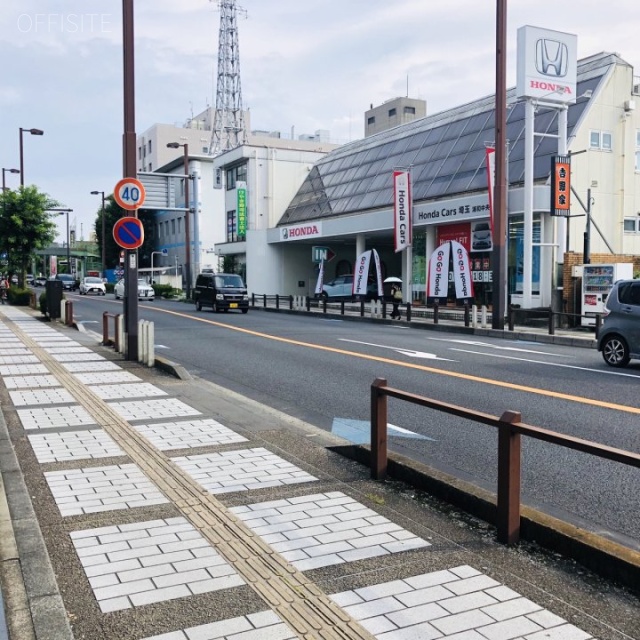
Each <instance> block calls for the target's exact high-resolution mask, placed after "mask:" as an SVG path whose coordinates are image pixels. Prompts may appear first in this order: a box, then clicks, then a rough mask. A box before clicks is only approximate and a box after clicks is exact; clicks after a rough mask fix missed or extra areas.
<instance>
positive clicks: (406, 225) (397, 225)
mask: <svg viewBox="0 0 640 640" xmlns="http://www.w3.org/2000/svg"><path fill="white" fill-rule="evenodd" d="M412 210H413V203H412V200H411V174H410V173H409V172H408V171H394V172H393V239H394V250H395V252H396V253H398V252H399V251H404V250H405V249H406V248H407V247H410V246H411V242H412V237H411V236H412V229H411V227H412V219H411V218H412Z"/></svg>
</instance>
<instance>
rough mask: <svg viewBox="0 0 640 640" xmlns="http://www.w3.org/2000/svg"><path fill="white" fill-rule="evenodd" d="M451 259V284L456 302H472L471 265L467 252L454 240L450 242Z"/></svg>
mask: <svg viewBox="0 0 640 640" xmlns="http://www.w3.org/2000/svg"><path fill="white" fill-rule="evenodd" d="M451 252H452V257H453V282H454V284H455V286H456V301H458V302H471V301H472V300H473V279H472V278H471V263H470V262H469V254H468V253H467V250H466V249H465V248H464V247H463V246H462V245H461V244H460V243H459V242H458V241H456V240H451Z"/></svg>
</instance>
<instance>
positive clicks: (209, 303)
mask: <svg viewBox="0 0 640 640" xmlns="http://www.w3.org/2000/svg"><path fill="white" fill-rule="evenodd" d="M193 300H194V302H195V303H196V310H197V311H202V307H211V308H212V309H213V310H214V311H215V312H216V313H217V312H218V311H224V312H225V313H226V312H227V311H229V310H230V309H237V310H238V311H242V313H247V312H248V311H249V295H248V294H247V287H246V286H245V284H244V282H243V281H242V277H241V276H239V275H238V274H236V273H213V272H210V271H207V272H205V271H203V272H201V273H199V274H198V277H197V278H196V286H195V287H194V288H193Z"/></svg>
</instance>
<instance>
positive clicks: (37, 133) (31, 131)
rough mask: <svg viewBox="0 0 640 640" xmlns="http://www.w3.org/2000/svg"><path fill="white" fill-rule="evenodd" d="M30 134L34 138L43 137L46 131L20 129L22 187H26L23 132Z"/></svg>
mask: <svg viewBox="0 0 640 640" xmlns="http://www.w3.org/2000/svg"><path fill="white" fill-rule="evenodd" d="M25 131H26V132H27V133H30V134H31V135H32V136H43V135H44V131H43V130H42V129H23V128H22V127H20V186H21V187H24V153H23V149H22V134H23V132H25Z"/></svg>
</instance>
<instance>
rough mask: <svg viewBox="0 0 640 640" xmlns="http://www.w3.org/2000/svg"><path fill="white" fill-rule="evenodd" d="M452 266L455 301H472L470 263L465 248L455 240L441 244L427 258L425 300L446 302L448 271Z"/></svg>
mask: <svg viewBox="0 0 640 640" xmlns="http://www.w3.org/2000/svg"><path fill="white" fill-rule="evenodd" d="M451 266H453V282H454V285H455V290H456V301H457V302H462V303H464V302H472V301H473V280H472V277H471V263H470V262H469V254H468V253H467V250H466V249H465V248H464V247H463V246H462V245H461V244H460V243H459V242H457V241H456V240H450V241H449V242H445V243H444V244H441V245H440V246H439V247H438V248H437V249H436V250H435V251H434V252H433V253H432V254H431V257H430V258H429V275H428V278H427V302H438V303H441V302H446V301H447V294H448V291H449V273H450V271H451Z"/></svg>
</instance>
